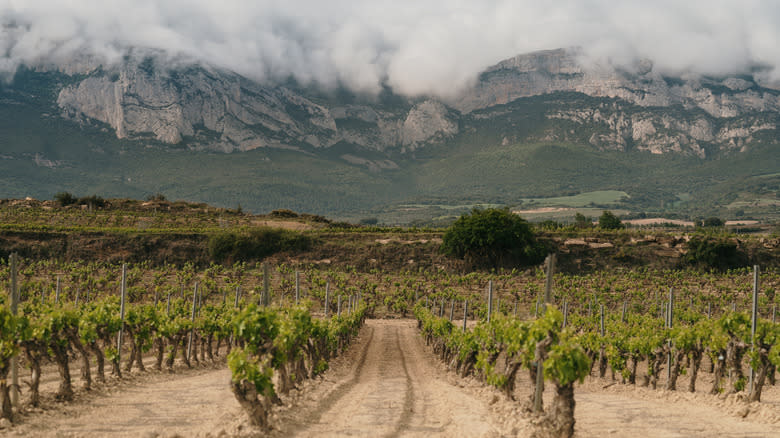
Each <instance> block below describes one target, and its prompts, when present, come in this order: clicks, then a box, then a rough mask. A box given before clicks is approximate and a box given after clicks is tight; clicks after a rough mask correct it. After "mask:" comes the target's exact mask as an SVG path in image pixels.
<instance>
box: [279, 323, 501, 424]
mask: <svg viewBox="0 0 780 438" xmlns="http://www.w3.org/2000/svg"><path fill="white" fill-rule="evenodd" d="M367 327H368V328H369V329H372V331H371V336H370V337H369V339H367V340H366V341H361V344H362V345H361V346H362V348H363V350H362V352H361V358H363V357H365V362H364V363H363V364H362V365H361V366H360V367H359V371H358V372H357V373H356V376H355V377H353V378H351V379H347V380H343V381H342V383H340V384H338V385H339V386H338V388H337V389H335V390H334V392H336V393H337V394H335V395H329V396H327V397H325V398H324V399H323V401H321V402H319V403H318V404H317V405H316V407H315V408H314V409H313V411H312V412H314V413H316V418H313V417H312V415H311V414H308V415H307V414H306V412H299V413H298V414H297V415H298V418H299V419H300V424H299V425H298V427H295V428H294V429H292V430H290V429H287V430H286V431H285V435H286V436H290V435H294V436H300V437H322V436H325V437H328V436H393V437H395V436H429V435H431V434H438V435H445V436H483V435H488V434H491V433H494V428H493V427H492V426H491V425H490V424H489V423H488V422H489V416H490V414H489V410H488V409H487V407H486V405H485V403H484V402H483V401H481V400H478V399H476V398H474V397H472V396H471V395H469V394H467V393H466V392H464V391H463V390H462V389H461V388H458V387H456V386H453V385H452V384H450V383H448V382H447V381H446V380H445V379H444V377H443V376H441V373H440V371H439V370H437V369H436V368H435V367H434V366H433V362H432V361H433V358H432V357H430V354H429V353H427V352H426V351H425V347H424V345H422V342H421V340H420V336H419V333H418V332H417V329H416V326H415V322H414V321H410V320H371V321H368V322H367ZM353 382H355V383H353ZM356 383H359V384H356ZM334 399H337V400H335V403H331V401H333V400H334ZM307 418H310V419H311V418H313V419H312V420H307Z"/></svg>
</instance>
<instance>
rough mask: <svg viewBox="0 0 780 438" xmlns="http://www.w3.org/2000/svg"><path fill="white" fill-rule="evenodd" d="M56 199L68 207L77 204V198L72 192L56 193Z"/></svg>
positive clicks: (61, 205) (62, 205)
mask: <svg viewBox="0 0 780 438" xmlns="http://www.w3.org/2000/svg"><path fill="white" fill-rule="evenodd" d="M54 201H55V202H56V203H57V204H59V205H60V207H66V206H68V205H71V204H75V203H76V201H77V199H76V197H75V196H73V195H72V194H71V193H70V192H59V193H57V194H56V195H54Z"/></svg>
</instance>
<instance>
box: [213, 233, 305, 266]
mask: <svg viewBox="0 0 780 438" xmlns="http://www.w3.org/2000/svg"><path fill="white" fill-rule="evenodd" d="M312 242H313V241H312V238H311V237H309V236H307V235H304V234H301V233H297V232H293V231H289V230H283V229H280V228H268V227H263V228H257V229H254V230H252V231H250V232H249V233H235V232H226V233H219V234H215V235H213V236H211V238H210V239H209V256H210V257H211V258H212V259H213V260H214V261H216V262H226V263H235V262H237V261H248V260H259V259H263V258H265V257H268V256H270V255H273V254H276V253H278V252H282V251H304V250H307V249H309V248H310V247H311V245H312Z"/></svg>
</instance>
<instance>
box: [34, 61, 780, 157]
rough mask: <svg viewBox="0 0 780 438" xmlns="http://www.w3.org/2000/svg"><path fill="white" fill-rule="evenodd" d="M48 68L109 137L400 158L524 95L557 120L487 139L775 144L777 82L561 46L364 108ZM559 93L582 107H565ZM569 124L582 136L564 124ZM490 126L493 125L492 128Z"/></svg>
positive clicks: (78, 112) (72, 114)
mask: <svg viewBox="0 0 780 438" xmlns="http://www.w3.org/2000/svg"><path fill="white" fill-rule="evenodd" d="M42 68H51V66H43V67H42ZM58 68H59V69H60V71H62V72H65V73H67V74H71V75H76V74H78V75H81V76H83V78H81V79H79V80H77V81H75V82H74V83H72V84H71V85H68V86H65V87H64V88H63V89H62V90H61V91H60V92H59V97H58V99H57V103H58V105H59V107H60V109H61V110H62V113H63V115H65V116H66V117H69V118H72V119H75V120H78V121H80V122H82V123H92V122H93V121H99V122H102V123H106V124H108V125H110V126H111V128H112V129H113V130H114V131H115V132H116V135H117V136H118V137H119V138H130V139H154V140H156V141H159V142H161V143H166V144H179V143H185V144H186V145H187V146H188V147H190V148H203V149H211V150H219V151H225V152H231V151H246V150H251V149H255V148H262V147H277V148H294V149H302V150H305V149H319V148H329V147H332V146H334V145H337V144H347V145H354V146H358V147H360V148H365V149H370V150H375V151H382V152H385V151H398V152H401V153H411V152H414V151H415V150H417V149H419V148H421V147H425V146H426V145H429V144H434V143H445V142H447V141H449V140H451V139H453V138H454V137H456V136H457V135H459V134H460V133H461V132H462V131H464V130H468V129H471V128H470V127H469V126H470V125H473V124H474V123H477V122H479V121H480V120H484V119H491V120H496V121H499V122H500V120H501V119H502V118H504V117H505V115H506V114H507V111H511V110H510V109H506V110H500V108H502V107H501V106H500V105H505V104H510V103H512V102H514V101H516V100H518V99H523V98H534V97H535V96H551V99H552V100H551V101H550V102H552V103H554V102H555V96H558V95H560V99H559V101H560V102H561V104H560V105H554V104H550V105H547V107H544V106H543V107H541V108H542V109H541V110H542V111H544V118H546V119H547V120H549V121H552V122H555V121H561V122H565V123H562V124H561V125H560V126H557V125H555V124H553V125H551V126H547V127H545V128H544V129H545V131H544V133H542V134H539V133H536V134H534V133H532V134H527V133H526V134H522V135H525V137H518V134H516V133H513V132H511V131H510V130H507V132H499V133H497V134H499V135H497V137H498V138H503V139H504V140H503V141H504V142H505V143H508V142H509V141H510V139H511V141H526V140H530V141H558V140H565V141H578V142H583V143H584V142H587V143H590V144H591V145H593V146H594V147H596V148H598V149H601V150H617V151H626V150H630V149H636V150H640V151H648V152H650V153H653V154H665V153H681V154H687V155H693V156H698V157H702V158H704V157H706V156H707V155H708V154H711V153H713V152H717V151H730V150H734V151H741V150H745V149H746V148H748V147H749V145H750V144H751V142H753V141H754V140H755V138H757V136H761V135H763V134H765V133H766V132H767V131H771V132H772V134H770V135H773V136H775V137H776V136H777V134H776V131H777V123H778V115H780V91H778V89H780V86H775V87H772V86H770V85H771V84H765V83H761V82H760V81H758V80H757V79H754V78H752V77H750V76H740V77H727V78H707V77H701V76H694V75H689V76H685V77H681V78H670V77H667V76H664V75H663V74H661V73H659V72H657V71H656V70H655V69H654V68H653V64H652V63H651V62H649V61H646V60H645V61H639V62H636V63H635V64H634V65H632V66H629V67H628V68H625V67H623V68H618V67H615V66H612V65H604V64H598V63H594V62H590V61H588V60H587V59H585V58H583V56H582V54H581V53H580V52H579V51H578V50H564V49H559V50H551V51H543V52H536V53H531V54H526V55H520V56H516V57H514V58H510V59H507V60H505V61H502V62H500V63H498V64H496V65H494V66H492V67H490V68H488V69H486V70H485V72H484V73H483V74H482V75H481V76H480V78H479V81H478V82H477V84H476V85H475V86H474V87H473V88H472V89H470V90H467V91H466V92H464V93H463V94H462V95H461V96H460V97H459V98H457V99H454V100H451V101H448V102H446V103H443V102H440V101H437V100H434V99H425V100H421V101H416V102H411V101H408V100H404V99H399V100H396V101H395V103H394V104H392V105H389V104H388V105H383V104H380V103H373V102H371V101H370V100H368V101H367V102H365V103H362V104H360V103H351V104H344V103H341V102H339V101H338V99H335V98H323V97H312V96H308V95H307V94H306V92H305V91H302V90H297V89H293V88H290V87H285V86H271V85H267V84H260V83H257V82H254V81H251V80H249V79H247V78H244V77H242V76H240V75H237V74H235V73H231V72H227V71H224V70H219V69H215V68H210V67H208V66H203V65H198V64H192V63H186V62H180V61H179V62H172V61H170V60H167V61H166V60H165V58H164V57H162V56H158V55H155V54H152V55H150V56H144V55H143V54H135V55H133V56H128V57H126V58H125V59H124V60H123V62H121V63H119V64H115V65H112V66H102V65H100V64H99V63H97V62H96V60H95V59H92V58H84V59H77V60H74V61H73V62H72V63H70V64H65V65H61V66H59V67H58ZM566 93H569V95H571V94H572V93H579V94H578V95H579V96H583V95H585V96H588V97H589V98H592V99H591V100H592V101H587V102H579V103H576V104H572V103H571V102H570V101H567V100H566V99H567V97H566V96H564V94H566ZM400 101H403V102H405V103H400V104H399V103H398V102H400ZM550 102H548V103H550ZM486 110H490V111H486ZM570 122H573V123H574V125H575V126H577V127H579V128H578V129H579V131H582V132H584V133H585V134H582V133H579V134H578V133H576V132H575V131H577V130H576V129H575V130H572V129H571V128H568V127H564V125H566V126H570V125H571V123H570ZM491 126H495V127H494V128H493V127H491V128H490V129H498V130H500V129H503V128H502V126H501V123H496V124H494V125H491ZM762 133H763V134H762ZM377 168H382V166H378V167H377Z"/></svg>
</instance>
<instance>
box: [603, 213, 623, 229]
mask: <svg viewBox="0 0 780 438" xmlns="http://www.w3.org/2000/svg"><path fill="white" fill-rule="evenodd" d="M623 227H624V225H623V222H621V221H620V218H619V217H617V216H615V213H612V212H611V211H609V210H604V212H603V213H602V214H601V216H600V217H599V228H602V229H604V230H619V229H621V228H623Z"/></svg>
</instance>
